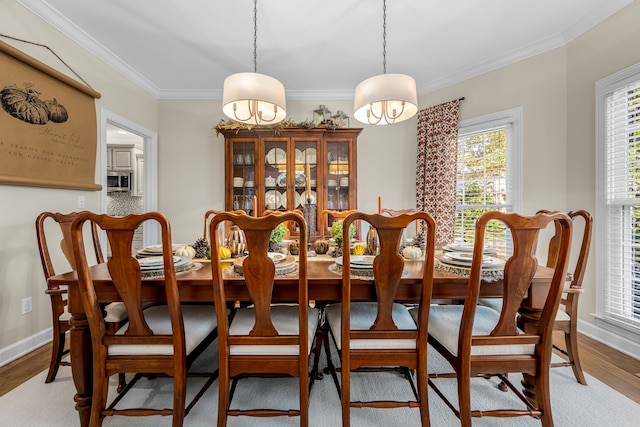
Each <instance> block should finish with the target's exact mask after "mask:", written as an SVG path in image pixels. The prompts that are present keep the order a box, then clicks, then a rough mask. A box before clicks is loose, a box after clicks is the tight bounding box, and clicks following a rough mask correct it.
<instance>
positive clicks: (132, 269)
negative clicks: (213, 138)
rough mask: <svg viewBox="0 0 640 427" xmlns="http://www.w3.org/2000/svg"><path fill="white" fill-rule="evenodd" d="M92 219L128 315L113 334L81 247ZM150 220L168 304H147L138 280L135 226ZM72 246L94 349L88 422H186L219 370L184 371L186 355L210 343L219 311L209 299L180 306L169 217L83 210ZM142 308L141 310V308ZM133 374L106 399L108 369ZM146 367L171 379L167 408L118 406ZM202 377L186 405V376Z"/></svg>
mask: <svg viewBox="0 0 640 427" xmlns="http://www.w3.org/2000/svg"><path fill="white" fill-rule="evenodd" d="M86 221H91V222H94V223H95V224H96V225H97V226H98V227H99V228H100V229H101V230H104V231H105V232H106V234H107V237H108V239H109V243H110V246H111V252H112V255H111V258H109V260H108V261H107V268H108V272H109V275H110V276H111V280H112V282H113V292H114V293H115V294H117V295H118V297H119V299H120V300H122V302H123V303H124V305H125V306H126V309H127V313H128V316H129V321H128V322H127V323H126V324H125V325H124V326H123V327H122V328H120V329H119V330H118V331H117V332H116V333H115V334H113V335H110V334H107V333H106V328H105V322H104V317H103V316H102V312H101V309H100V305H99V304H98V299H97V296H96V290H95V285H96V284H95V283H94V274H95V270H96V269H95V268H90V267H89V264H88V262H87V255H86V251H85V249H84V242H83V235H82V227H83V224H84V223H85V222H86ZM144 222H155V223H156V224H157V226H158V228H159V230H160V233H161V243H162V258H163V267H162V273H163V281H164V286H163V288H162V290H160V291H159V292H161V293H162V295H163V298H165V299H166V304H165V305H153V306H151V307H148V308H144V293H143V288H144V287H143V279H142V275H141V268H140V264H139V262H138V260H137V259H135V258H134V257H133V256H132V255H131V254H132V250H131V244H132V240H133V234H134V233H135V230H136V228H138V227H139V226H140V225H142V224H143V223H144ZM71 235H72V242H73V253H74V257H75V261H76V266H77V274H78V287H79V291H80V297H81V299H82V305H83V308H84V311H85V313H86V315H87V320H88V323H89V331H90V334H91V350H92V353H93V393H92V407H91V418H90V420H89V425H90V426H92V427H97V426H100V425H102V422H103V420H104V418H105V417H106V416H113V415H119V416H147V415H167V416H168V415H170V416H172V426H173V427H179V426H182V424H183V419H184V417H185V416H186V415H187V414H188V413H189V411H190V410H191V408H192V407H193V406H194V405H195V403H196V402H197V400H198V399H199V398H200V396H201V395H202V394H203V393H204V391H205V390H206V389H207V388H208V387H209V386H210V385H211V384H212V383H213V382H214V381H215V378H216V374H217V373H216V372H213V373H188V372H187V369H188V367H189V365H190V364H191V362H193V360H194V359H195V358H196V357H197V356H198V355H199V354H200V353H202V351H203V350H204V349H205V348H206V347H207V346H209V344H210V343H211V342H212V341H213V340H214V339H215V336H216V325H217V323H216V320H217V319H216V316H215V313H214V311H215V310H214V308H213V306H211V305H184V306H183V305H181V303H180V293H179V290H178V285H177V281H176V272H175V268H174V257H173V251H172V244H171V242H172V240H171V226H170V224H169V220H168V219H167V218H166V217H165V216H164V215H163V214H162V213H159V212H148V213H144V214H139V215H138V214H131V215H127V216H124V217H113V216H109V215H99V214H94V213H91V212H82V213H80V214H78V215H77V217H76V218H75V219H74V220H73V223H72V225H71ZM143 308H144V309H143ZM116 373H135V374H136V375H135V376H134V377H133V379H132V380H131V381H129V383H128V384H127V387H125V389H124V390H123V391H122V393H120V394H119V395H118V396H117V397H116V398H115V399H113V400H112V401H111V403H109V404H108V406H107V401H108V392H109V389H108V385H109V376H110V375H113V374H116ZM143 374H151V376H152V377H155V376H161V375H166V376H169V377H172V378H173V405H172V408H141V407H135V408H120V407H119V405H118V404H119V403H120V402H121V400H122V397H123V396H124V395H125V394H127V392H128V391H130V390H132V389H133V387H134V385H135V384H136V383H137V381H138V379H139V378H141V376H142V375H143ZM191 376H196V377H206V378H207V381H206V382H205V383H204V385H203V386H202V388H201V390H200V392H199V393H197V394H196V395H195V397H194V399H193V400H192V401H191V402H190V403H189V404H188V405H186V391H187V377H191Z"/></svg>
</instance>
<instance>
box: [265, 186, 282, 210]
mask: <svg viewBox="0 0 640 427" xmlns="http://www.w3.org/2000/svg"><path fill="white" fill-rule="evenodd" d="M264 205H265V208H267V209H278V207H279V206H280V193H279V192H278V191H276V190H269V191H267V192H266V193H265V194H264Z"/></svg>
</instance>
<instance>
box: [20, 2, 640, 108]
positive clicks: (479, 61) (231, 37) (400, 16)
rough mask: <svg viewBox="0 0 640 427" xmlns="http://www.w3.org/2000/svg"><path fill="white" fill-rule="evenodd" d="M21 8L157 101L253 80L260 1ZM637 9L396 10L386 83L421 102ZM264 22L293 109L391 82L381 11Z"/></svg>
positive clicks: (299, 7) (342, 5)
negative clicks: (363, 84)
mask: <svg viewBox="0 0 640 427" xmlns="http://www.w3.org/2000/svg"><path fill="white" fill-rule="evenodd" d="M18 1H19V2H20V3H22V4H24V5H25V6H27V7H28V8H30V9H32V10H33V11H34V12H35V13H37V14H39V15H40V16H41V17H43V18H44V19H45V20H46V21H48V22H50V23H51V24H53V25H54V26H55V27H57V28H58V29H60V30H61V31H62V32H64V33H65V34H67V35H69V36H70V37H72V38H73V39H75V40H76V41H78V43H80V44H81V45H83V46H85V47H86V48H87V49H89V50H90V51H92V52H93V53H95V54H96V55H98V56H99V57H101V58H103V59H104V60H105V61H107V62H108V63H109V64H111V65H112V66H113V67H114V68H116V69H117V70H119V71H120V72H122V73H123V74H124V75H126V76H127V77H128V78H130V79H131V80H133V81H134V82H135V83H136V84H138V85H139V86H140V87H142V88H143V89H145V90H147V91H148V92H149V93H151V94H152V95H153V96H155V97H157V98H212V99H215V98H221V94H222V83H223V80H224V79H225V78H226V77H227V76H228V75H230V74H233V73H237V72H245V71H253V1H252V0H162V1H158V0H109V1H105V0H83V1H78V0H46V1H44V0H18ZM631 1H632V0H484V1H479V0H454V1H452V0H388V1H387V55H386V59H387V72H388V73H404V74H409V75H411V76H413V77H414V78H415V79H416V82H417V85H418V92H419V94H421V95H422V94H425V93H428V92H430V91H433V90H436V89H438V88H440V87H444V86H447V85H449V84H452V83H455V82H458V81H461V80H464V79H466V78H469V77H473V76H475V75H479V74H481V73H484V72H487V71H490V70H492V69H495V68H498V67H501V66H504V65H506V64H509V63H513V62H515V61H518V60H521V59H524V58H527V57H529V56H532V55H536V54H539V53H541V52H544V51H547V50H549V49H553V48H556V47H559V46H562V45H564V44H566V43H568V42H569V41H571V40H573V39H574V38H576V37H577V36H579V35H580V34H582V33H583V32H585V31H586V30H588V29H589V28H591V27H593V26H594V25H596V24H598V23H599V22H601V21H602V20H604V19H606V18H607V17H608V16H610V15H611V14H613V13H614V12H616V11H618V10H619V9H621V8H622V7H624V6H625V5H627V4H629V3H631ZM257 23H258V38H257V43H258V49H257V62H258V64H257V65H258V70H257V71H258V72H260V73H263V74H268V75H271V76H273V77H275V78H277V79H279V80H280V81H281V82H282V83H283V84H284V86H285V88H286V91H287V98H292V99H293V98H297V99H335V98H344V99H350V98H351V97H352V96H353V90H354V88H355V86H356V85H357V84H358V83H359V82H360V81H362V80H364V79H365V78H368V77H371V76H374V75H377V74H381V73H382V0H376V1H374V0H316V1H308V0H259V1H258V16H257ZM41 42H42V41H41ZM58 53H59V54H62V56H63V57H64V52H58ZM89 83H91V82H89Z"/></svg>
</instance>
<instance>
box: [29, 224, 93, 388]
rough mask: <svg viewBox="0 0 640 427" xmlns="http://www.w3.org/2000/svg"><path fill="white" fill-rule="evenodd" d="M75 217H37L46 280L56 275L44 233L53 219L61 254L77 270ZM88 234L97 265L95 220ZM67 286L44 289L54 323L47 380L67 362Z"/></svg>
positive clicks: (39, 245) (70, 266) (53, 376)
mask: <svg viewBox="0 0 640 427" xmlns="http://www.w3.org/2000/svg"><path fill="white" fill-rule="evenodd" d="M76 216H77V213H75V212H73V213H69V214H62V213H53V212H42V213H41V214H40V215H38V217H37V218H36V238H37V241H38V252H39V254H40V261H41V262H42V270H43V272H44V278H45V280H48V279H49V277H51V276H54V275H55V274H56V271H55V267H54V262H53V259H52V256H51V255H52V253H51V252H50V251H49V244H48V241H47V240H48V239H47V235H48V234H49V233H48V231H51V230H49V228H50V227H48V226H47V224H48V223H49V222H55V223H57V224H58V226H59V231H60V233H61V235H62V239H61V240H60V244H59V248H60V250H61V251H62V253H63V254H64V256H65V258H66V260H67V262H68V264H69V269H70V270H75V269H76V262H75V259H74V257H73V248H72V242H71V223H72V222H73V220H74V219H75V217H76ZM91 237H92V245H93V252H94V257H95V258H94V261H95V262H96V263H98V264H100V263H103V262H104V257H103V255H102V248H101V246H100V236H99V232H98V229H97V227H96V225H95V224H94V223H91ZM66 292H67V291H66V289H61V288H60V287H58V286H52V285H50V284H49V283H48V282H47V289H46V291H45V293H46V294H47V295H49V301H50V303H51V314H52V326H53V342H52V353H51V362H50V364H49V371H48V373H47V378H46V379H45V382H46V383H49V382H51V381H53V380H54V379H55V377H56V374H57V372H58V368H59V367H60V366H61V365H62V366H68V365H69V363H68V362H62V357H64V356H65V355H66V354H67V353H68V350H65V337H66V332H67V331H68V330H69V329H70V325H69V316H68V315H66V313H65V309H66V305H67V299H66Z"/></svg>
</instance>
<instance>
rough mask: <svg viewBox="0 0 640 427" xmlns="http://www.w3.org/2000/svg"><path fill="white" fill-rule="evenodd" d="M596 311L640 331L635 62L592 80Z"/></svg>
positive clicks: (639, 139)
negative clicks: (594, 111)
mask: <svg viewBox="0 0 640 427" xmlns="http://www.w3.org/2000/svg"><path fill="white" fill-rule="evenodd" d="M596 94H597V99H596V103H597V105H596V107H597V109H596V111H597V113H596V114H597V117H596V138H597V139H596V141H597V150H598V151H597V162H598V164H597V168H598V175H597V177H598V183H597V211H596V212H597V218H598V219H599V221H598V222H596V233H597V234H596V236H597V238H598V242H599V243H598V244H596V259H598V260H602V262H599V263H598V264H597V266H596V268H597V277H598V281H597V286H598V296H599V298H598V300H597V304H596V314H597V316H598V318H599V319H601V320H604V321H605V324H606V323H608V324H610V325H613V326H615V327H617V328H621V329H623V330H628V331H632V332H636V333H640V64H636V65H634V66H632V67H629V68H627V69H625V70H622V71H621V72H619V73H616V74H614V75H612V76H609V77H606V78H604V79H602V80H600V81H598V82H597V83H596Z"/></svg>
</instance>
